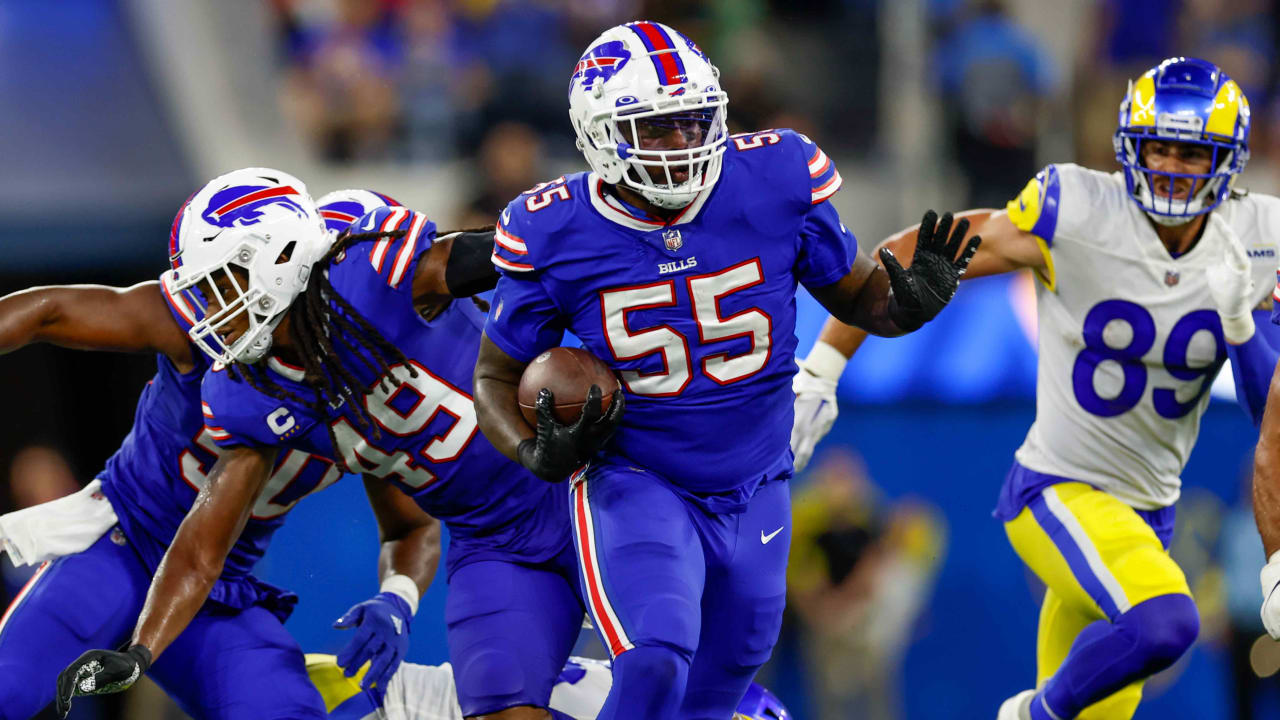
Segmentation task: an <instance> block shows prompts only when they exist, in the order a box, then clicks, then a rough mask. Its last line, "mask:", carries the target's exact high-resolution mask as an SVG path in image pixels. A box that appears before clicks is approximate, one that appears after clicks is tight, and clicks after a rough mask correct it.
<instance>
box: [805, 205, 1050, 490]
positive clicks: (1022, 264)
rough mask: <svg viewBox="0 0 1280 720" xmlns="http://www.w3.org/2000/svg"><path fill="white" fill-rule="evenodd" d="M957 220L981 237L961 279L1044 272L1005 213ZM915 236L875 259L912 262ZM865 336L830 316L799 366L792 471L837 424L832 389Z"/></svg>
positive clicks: (908, 234)
mask: <svg viewBox="0 0 1280 720" xmlns="http://www.w3.org/2000/svg"><path fill="white" fill-rule="evenodd" d="M955 217H956V219H957V221H959V220H967V221H969V223H970V224H969V229H968V232H967V234H966V235H965V238H964V239H965V241H966V242H967V241H968V240H970V239H972V238H973V237H975V236H980V237H981V238H982V245H981V247H980V248H979V249H978V252H977V253H976V254H975V255H974V256H973V259H972V261H971V262H970V263H969V266H968V269H967V270H966V271H965V273H964V275H963V276H961V279H962V280H963V279H968V278H974V277H982V276H984V275H995V274H999V273H1004V272H1010V271H1013V270H1018V269H1021V268H1028V267H1029V268H1037V269H1043V267H1044V264H1045V260H1044V255H1043V253H1042V252H1041V251H1040V248H1039V242H1038V241H1037V240H1036V238H1035V236H1034V235H1032V234H1031V233H1028V232H1024V231H1022V230H1020V229H1018V227H1017V226H1015V225H1014V224H1013V222H1012V221H1011V220H1010V219H1009V215H1008V213H1007V212H1004V211H997V210H992V209H989V208H984V209H978V210H966V211H964V212H962V213H958V214H957V215H956V216H955ZM957 229H958V228H957ZM919 231H920V226H919V225H912V226H911V227H909V228H905V229H903V230H901V231H899V232H897V233H894V234H893V235H890V236H889V237H887V238H885V239H884V240H883V241H881V242H880V244H879V245H877V246H876V251H875V252H874V253H873V255H875V256H877V257H878V256H879V254H880V249H881V248H888V249H889V250H890V252H891V253H892V255H893V256H894V257H902V258H912V256H913V255H914V253H915V248H916V237H917V235H918V234H919ZM869 334H870V333H868V332H867V331H866V330H863V329H862V328H859V327H855V326H853V325H848V324H845V323H843V322H841V321H840V320H838V319H836V318H835V317H829V318H827V321H826V323H825V324H824V325H823V326H822V332H821V333H820V334H819V336H818V340H817V342H815V343H814V345H813V349H812V350H810V351H809V355H808V357H806V358H805V359H803V360H801V361H799V365H800V369H799V371H798V372H797V373H796V375H795V378H794V379H793V380H792V383H791V388H792V390H793V391H794V392H795V395H796V402H795V415H794V418H795V419H794V420H793V424H792V427H791V452H792V453H793V454H794V455H795V467H796V470H803V469H804V468H805V466H806V465H808V463H809V459H810V458H811V457H812V456H813V451H814V448H815V447H816V446H817V444H818V442H819V441H821V440H822V438H823V437H825V436H826V434H827V433H828V432H829V431H830V430H831V426H832V425H833V424H834V423H835V420H836V417H837V416H838V414H839V410H838V407H837V404H836V385H837V384H838V383H839V381H840V376H841V374H843V373H844V366H845V364H846V363H847V362H848V361H849V358H851V357H853V354H854V353H855V352H856V351H857V350H858V348H859V347H861V345H862V343H863V341H864V340H866V339H867V336H868V335H869Z"/></svg>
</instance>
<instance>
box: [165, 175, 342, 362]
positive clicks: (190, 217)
mask: <svg viewBox="0 0 1280 720" xmlns="http://www.w3.org/2000/svg"><path fill="white" fill-rule="evenodd" d="M328 247H329V236H328V233H327V232H326V230H325V226H324V222H323V221H322V220H321V219H320V213H319V211H318V210H317V209H316V204H315V202H314V201H313V200H312V199H311V196H310V195H308V194H307V187H306V185H304V184H303V183H302V181H301V180H299V179H298V178H296V177H294V176H292V175H290V174H288V173H284V172H280V171H279V170H272V169H269V168H245V169H243V170H236V171H233V172H230V173H227V174H226V175H222V176H220V177H217V178H215V179H213V180H212V181H210V182H209V183H208V184H206V185H205V186H204V187H203V188H201V189H200V190H199V191H198V192H196V194H195V195H192V196H191V199H190V200H188V201H187V204H186V206H185V207H184V208H183V209H182V211H181V213H179V216H178V219H177V220H175V222H174V228H173V232H172V233H171V235H170V240H169V262H170V264H171V265H172V267H173V269H172V270H171V271H170V277H169V280H170V283H169V284H170V287H171V288H172V289H173V291H175V292H180V293H182V294H183V295H184V296H185V297H186V298H187V299H188V300H190V301H191V302H192V303H193V305H194V306H195V307H196V309H197V311H198V313H199V315H200V320H199V321H198V322H196V324H195V325H193V326H192V328H191V330H190V331H189V333H188V334H189V335H190V336H191V341H192V342H194V343H195V344H196V345H197V346H198V347H199V348H200V349H201V350H203V351H204V353H205V354H206V355H208V356H209V357H211V358H213V359H214V360H215V361H218V362H222V363H232V362H240V363H249V364H251V363H255V362H257V361H259V360H261V359H262V358H263V357H265V356H266V354H267V352H268V351H269V350H270V349H271V333H272V331H273V330H275V328H276V326H277V325H279V324H280V321H281V320H282V319H283V318H284V314H285V312H287V311H288V309H289V306H290V305H292V304H293V301H294V298H296V297H298V295H300V294H301V293H302V291H303V290H306V289H307V280H308V279H309V278H310V276H311V266H312V265H314V264H315V262H316V261H317V260H319V259H320V258H321V257H322V256H323V255H324V253H325V251H326V250H327V249H328ZM219 283H220V284H221V287H220V286H219ZM206 293H212V294H213V296H214V297H213V298H212V299H213V300H215V301H216V302H215V303H214V305H213V307H212V308H211V306H210V302H209V300H210V299H211V298H208V297H206ZM211 309H212V311H213V312H212V314H210V310H211ZM241 314H245V315H246V316H247V318H248V328H247V329H246V330H245V331H244V333H243V334H241V335H240V336H239V337H237V338H235V339H234V340H232V341H231V343H230V344H228V343H227V333H229V331H230V329H231V328H230V327H229V323H231V321H233V320H235V318H237V317H238V316H240V315H241Z"/></svg>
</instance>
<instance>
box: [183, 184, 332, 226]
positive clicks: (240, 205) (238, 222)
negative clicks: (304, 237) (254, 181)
mask: <svg viewBox="0 0 1280 720" xmlns="http://www.w3.org/2000/svg"><path fill="white" fill-rule="evenodd" d="M300 197H302V195H301V194H300V193H299V192H298V190H297V189H296V188H294V187H293V186H292V185H278V186H274V187H273V186H266V187H264V186H261V185H258V186H253V185H237V186H233V187H229V188H226V189H224V190H219V191H218V192H216V193H214V194H213V197H211V198H209V205H208V207H206V208H205V210H204V212H202V213H200V217H201V218H203V219H204V221H205V222H207V223H209V224H210V225H213V226H215V227H221V228H230V227H243V226H245V225H252V224H254V223H256V222H258V221H260V220H262V216H263V210H265V209H266V208H268V207H273V206H279V207H283V208H286V209H288V210H290V211H291V212H293V213H295V214H296V215H297V216H298V217H300V218H306V217H307V210H306V209H305V208H303V206H302V204H301V203H300V202H298V200H297V199H295V198H300Z"/></svg>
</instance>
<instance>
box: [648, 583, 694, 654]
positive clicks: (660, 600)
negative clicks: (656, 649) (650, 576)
mask: <svg viewBox="0 0 1280 720" xmlns="http://www.w3.org/2000/svg"><path fill="white" fill-rule="evenodd" d="M701 615H702V609H701V608H700V607H698V606H697V605H696V604H694V603H693V602H690V601H689V599H688V597H687V596H685V595H680V594H676V593H663V594H661V595H654V596H653V597H651V598H649V600H648V603H647V604H646V606H645V608H644V609H643V610H642V611H641V612H640V613H639V617H638V620H639V621H638V622H637V623H636V625H635V633H634V635H633V636H632V640H634V641H635V642H636V644H637V645H640V644H644V645H665V646H668V647H671V648H676V649H678V650H679V651H681V652H682V653H685V654H687V655H689V656H690V657H692V656H693V651H694V649H695V648H696V647H697V646H698V633H699V631H700V625H699V621H700V618H701Z"/></svg>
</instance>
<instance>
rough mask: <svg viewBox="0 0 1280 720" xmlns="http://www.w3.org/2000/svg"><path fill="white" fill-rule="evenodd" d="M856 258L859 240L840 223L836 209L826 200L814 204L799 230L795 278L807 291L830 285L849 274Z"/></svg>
mask: <svg viewBox="0 0 1280 720" xmlns="http://www.w3.org/2000/svg"><path fill="white" fill-rule="evenodd" d="M857 256H858V239H857V238H855V237H854V236H853V233H851V232H849V229H848V228H846V227H845V226H844V223H842V222H840V215H839V213H837V212H836V209H835V207H833V206H832V205H831V203H830V202H827V201H826V200H823V201H822V202H820V203H818V204H817V205H814V206H813V209H811V210H810V211H809V213H808V214H807V215H805V218H804V225H803V226H801V228H800V252H799V254H798V255H797V256H796V279H797V280H798V281H800V283H801V284H802V285H804V286H805V287H809V288H815V287H824V286H826V285H830V284H831V283H834V282H836V281H837V280H839V279H840V278H842V277H844V276H845V275H848V274H849V268H850V267H851V266H852V265H853V260H854V258H856V257H857Z"/></svg>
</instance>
